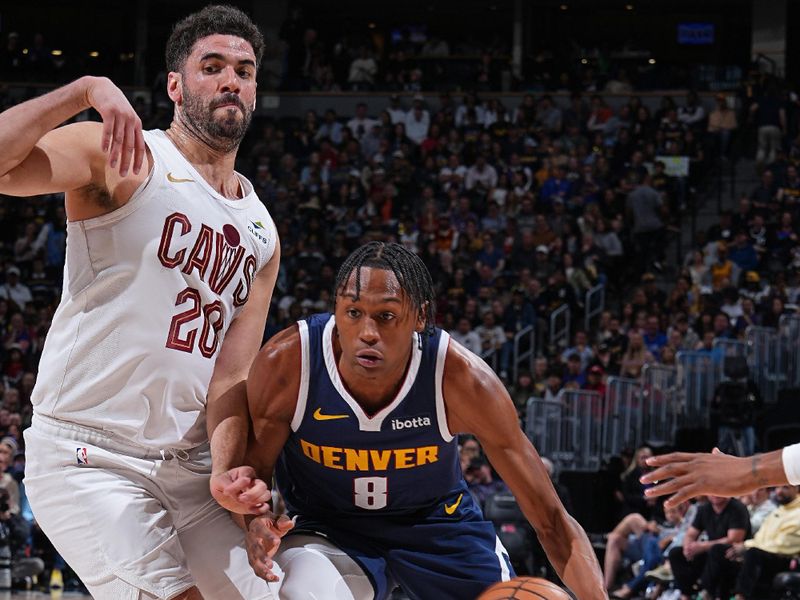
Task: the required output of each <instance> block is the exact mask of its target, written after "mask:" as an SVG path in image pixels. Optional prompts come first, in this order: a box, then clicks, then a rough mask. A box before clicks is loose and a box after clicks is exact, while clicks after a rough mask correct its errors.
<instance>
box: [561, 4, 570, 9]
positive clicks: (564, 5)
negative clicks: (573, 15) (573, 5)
mask: <svg viewBox="0 0 800 600" xmlns="http://www.w3.org/2000/svg"><path fill="white" fill-rule="evenodd" d="M559 8H560V9H561V10H567V9H568V8H569V6H567V5H566V4H562V5H561V6H559Z"/></svg>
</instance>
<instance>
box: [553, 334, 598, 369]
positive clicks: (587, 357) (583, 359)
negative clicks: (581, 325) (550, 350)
mask: <svg viewBox="0 0 800 600" xmlns="http://www.w3.org/2000/svg"><path fill="white" fill-rule="evenodd" d="M573 354H576V355H577V356H578V359H579V360H580V365H581V370H582V371H583V370H586V369H587V368H588V367H589V363H590V362H591V361H592V359H593V358H594V352H592V348H591V346H590V345H589V340H588V338H587V336H586V332H585V331H583V330H578V331H576V332H575V336H574V338H573V345H572V346H570V347H569V348H567V349H566V350H564V352H562V353H561V360H562V361H564V362H567V359H568V358H569V357H570V356H572V355H573Z"/></svg>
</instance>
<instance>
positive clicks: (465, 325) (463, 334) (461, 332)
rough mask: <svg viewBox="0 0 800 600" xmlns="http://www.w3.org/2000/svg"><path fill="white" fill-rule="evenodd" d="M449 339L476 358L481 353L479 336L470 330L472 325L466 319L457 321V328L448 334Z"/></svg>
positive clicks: (462, 318)
mask: <svg viewBox="0 0 800 600" xmlns="http://www.w3.org/2000/svg"><path fill="white" fill-rule="evenodd" d="M450 337H452V338H453V339H454V340H455V341H457V342H458V343H459V344H461V345H462V346H464V347H465V348H466V349H467V350H469V351H470V352H473V353H474V354H477V355H478V356H480V355H481V354H482V353H483V352H482V343H481V338H480V335H479V334H478V333H477V332H475V331H474V330H473V329H472V324H471V323H470V322H469V319H467V318H466V317H461V318H460V319H459V320H458V327H457V328H456V330H455V331H451V332H450Z"/></svg>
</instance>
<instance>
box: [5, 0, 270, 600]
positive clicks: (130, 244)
mask: <svg viewBox="0 0 800 600" xmlns="http://www.w3.org/2000/svg"><path fill="white" fill-rule="evenodd" d="M262 52H263V38H262V36H261V34H260V32H259V31H258V29H257V27H256V26H255V25H254V24H253V23H252V22H251V21H250V20H249V18H248V17H247V16H246V15H245V14H244V13H242V12H241V11H239V10H237V9H233V8H230V7H220V6H211V7H207V8H205V9H203V10H201V11H200V12H198V13H196V14H194V15H191V16H189V17H187V18H186V19H184V20H183V21H181V22H179V23H178V24H177V25H176V27H175V29H174V31H173V33H172V35H171V37H170V40H169V42H168V44H167V52H166V56H167V69H168V71H169V76H168V84H167V86H168V90H167V91H168V93H169V96H170V98H171V99H172V100H173V102H174V104H175V115H174V119H173V122H172V124H171V126H170V128H169V129H168V130H167V131H146V132H142V130H141V123H140V121H139V119H138V118H137V116H136V114H135V113H134V111H133V109H132V108H131V106H130V104H129V103H128V101H127V99H126V98H125V96H124V95H123V93H122V92H121V91H120V90H119V89H118V88H117V87H115V86H114V85H113V84H112V83H111V82H110V81H109V80H108V79H105V78H94V77H84V78H81V79H79V80H77V81H75V82H73V83H70V84H68V85H66V86H64V87H63V88H61V89H58V90H55V91H54V92H51V93H49V94H46V95H44V96H41V97H39V98H36V99H33V100H30V101H28V102H25V103H23V104H20V105H18V106H15V107H13V108H11V109H9V110H7V111H6V112H5V113H3V114H0V148H2V153H0V192H2V193H4V194H10V195H16V196H29V195H35V194H44V193H52V192H58V191H65V192H66V212H67V218H68V225H67V233H68V237H67V260H66V268H65V273H64V291H63V295H62V298H61V304H60V306H59V307H58V310H57V311H56V314H55V317H54V319H53V324H52V328H51V329H50V332H49V334H48V336H47V342H46V344H45V348H44V354H43V356H42V360H41V364H40V373H39V380H38V382H37V385H36V389H35V390H34V393H33V397H32V402H33V405H34V417H33V425H32V426H31V428H29V429H28V430H27V431H26V432H25V441H26V444H27V471H26V477H25V483H26V488H27V493H28V498H29V499H30V504H31V507H32V508H33V512H34V515H35V516H36V519H37V521H38V522H39V523H40V524H41V526H42V528H43V530H44V531H45V533H46V534H47V535H48V537H49V538H50V539H51V540H52V542H53V544H54V545H55V547H56V548H57V549H58V551H59V552H60V553H61V554H62V555H63V556H64V558H65V559H66V560H67V562H69V564H70V566H71V567H72V568H73V569H74V570H75V571H76V572H77V574H78V575H79V576H80V578H81V579H82V580H83V582H84V583H85V584H86V585H87V587H88V588H89V591H90V592H91V594H92V596H93V597H94V598H96V599H97V600H138V599H155V598H159V599H165V600H166V599H180V600H198V599H201V598H205V599H206V600H233V599H239V598H241V599H246V600H256V599H262V598H272V597H273V594H272V592H271V590H270V587H269V586H272V585H274V584H267V583H266V582H265V581H264V580H261V579H259V578H258V577H256V576H255V575H254V574H253V572H252V570H251V568H250V566H249V564H248V562H247V554H246V551H245V549H244V545H243V538H244V536H243V533H242V531H241V530H240V529H239V528H238V527H237V526H236V525H235V524H234V523H233V522H232V521H231V518H230V516H229V514H228V513H227V512H226V511H225V510H223V509H221V508H220V507H219V506H218V505H217V504H216V503H215V502H214V501H213V500H212V498H211V495H210V493H209V477H210V473H211V459H210V451H209V445H211V446H223V447H224V446H225V444H226V443H227V438H226V429H227V427H228V426H229V424H230V423H232V422H235V420H236V419H238V418H245V419H246V418H247V416H246V413H245V414H244V415H242V414H237V413H236V412H235V407H245V406H246V404H245V401H244V398H243V395H244V393H245V379H246V376H247V372H248V368H249V366H250V363H251V362H252V360H253V358H254V356H255V355H256V353H257V352H258V349H259V346H260V344H261V339H262V334H263V331H264V325H265V321H266V314H267V309H268V307H269V303H270V298H271V296H272V291H273V286H274V283H275V278H276V274H277V270H278V261H279V247H278V240H277V235H276V231H275V226H274V224H273V222H272V220H271V218H270V215H269V213H268V212H267V210H266V208H265V207H264V206H263V204H262V203H261V202H260V201H259V199H258V197H257V196H256V195H255V193H254V191H253V186H252V185H251V184H250V182H249V181H247V180H246V179H245V178H244V177H243V176H241V175H239V174H238V173H236V172H235V171H234V160H235V157H236V152H237V149H238V146H239V143H240V141H241V140H242V137H243V136H244V133H245V131H246V129H247V126H248V124H249V121H250V118H251V115H252V112H253V110H254V108H255V102H256V71H257V68H258V64H259V60H260V58H261V55H262ZM90 107H91V108H94V109H95V110H96V111H97V112H98V113H99V114H100V116H101V117H102V123H92V122H82V123H75V124H70V125H66V126H63V127H59V125H61V124H62V123H64V122H65V121H67V120H69V119H70V118H71V117H73V116H75V115H76V114H78V113H79V112H81V111H83V110H86V109H88V108H90ZM229 407H231V408H229ZM207 426H208V432H210V433H211V443H209V433H208V432H207ZM235 464H241V462H239V463H234V464H223V465H218V466H217V465H215V467H216V468H217V469H218V470H220V471H225V470H227V469H229V468H230V467H233V466H235ZM250 484H251V485H255V484H253V482H250ZM258 485H260V486H263V483H261V482H258ZM231 503H232V504H234V505H235V504H236V501H235V500H233V501H231ZM233 507H234V508H236V507H235V506H233ZM238 508H240V509H243V510H241V511H239V512H259V511H260V510H262V507H261V506H255V505H247V506H239V507H238ZM263 510H266V507H263ZM270 579H271V580H275V579H277V576H276V575H272V576H271V577H270Z"/></svg>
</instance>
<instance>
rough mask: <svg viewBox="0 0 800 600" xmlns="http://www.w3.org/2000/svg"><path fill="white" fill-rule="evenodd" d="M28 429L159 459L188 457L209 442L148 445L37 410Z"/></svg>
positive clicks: (146, 457)
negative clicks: (182, 445) (194, 444)
mask: <svg viewBox="0 0 800 600" xmlns="http://www.w3.org/2000/svg"><path fill="white" fill-rule="evenodd" d="M31 429H33V430H34V431H37V432H39V433H42V434H44V435H51V436H54V437H60V438H62V439H63V438H66V439H68V440H74V441H76V442H85V443H87V444H91V445H93V446H98V447H100V448H105V449H106V450H112V451H114V452H120V453H124V454H127V455H128V456H132V457H135V458H145V459H162V460H170V459H173V458H177V459H178V460H184V461H185V460H191V459H192V458H194V457H196V456H197V455H198V454H203V453H205V452H208V450H209V444H208V442H206V443H204V444H200V445H199V446H195V447H194V448H188V449H182V448H149V447H147V446H140V445H139V444H135V443H133V442H131V441H130V440H126V439H125V438H121V437H119V436H118V435H115V434H114V433H113V432H111V431H104V430H102V429H95V428H94V427H87V426H86V425H79V424H78V423H73V422H71V421H64V420H62V419H56V418H54V417H50V416H47V415H42V414H39V413H37V412H34V413H33V418H32V419H31Z"/></svg>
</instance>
